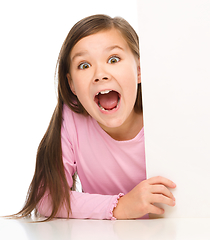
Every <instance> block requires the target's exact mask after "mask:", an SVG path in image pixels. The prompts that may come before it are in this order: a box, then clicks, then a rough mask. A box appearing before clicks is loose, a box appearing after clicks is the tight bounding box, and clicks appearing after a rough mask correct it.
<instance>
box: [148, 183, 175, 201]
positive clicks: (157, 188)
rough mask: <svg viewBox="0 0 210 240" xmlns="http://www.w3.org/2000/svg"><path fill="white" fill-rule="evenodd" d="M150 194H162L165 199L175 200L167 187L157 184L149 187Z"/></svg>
mask: <svg viewBox="0 0 210 240" xmlns="http://www.w3.org/2000/svg"><path fill="white" fill-rule="evenodd" d="M151 193H153V194H154V193H156V194H162V195H164V196H166V197H169V198H171V199H173V200H175V198H174V195H173V194H172V192H171V191H170V190H169V189H168V188H167V187H165V186H164V185H158V184H156V185H151Z"/></svg>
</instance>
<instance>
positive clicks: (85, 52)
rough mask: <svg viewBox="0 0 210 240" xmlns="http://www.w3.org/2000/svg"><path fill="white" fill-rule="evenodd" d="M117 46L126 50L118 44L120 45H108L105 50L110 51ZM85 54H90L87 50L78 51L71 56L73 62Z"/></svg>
mask: <svg viewBox="0 0 210 240" xmlns="http://www.w3.org/2000/svg"><path fill="white" fill-rule="evenodd" d="M115 48H117V49H120V50H122V51H124V49H123V48H122V47H120V46H118V45H113V46H110V47H107V48H106V49H105V51H106V52H109V51H111V50H113V49H115ZM84 55H88V52H87V51H82V52H78V53H76V54H75V55H74V56H73V57H72V58H71V61H72V62H73V61H74V59H75V58H77V57H81V56H84Z"/></svg>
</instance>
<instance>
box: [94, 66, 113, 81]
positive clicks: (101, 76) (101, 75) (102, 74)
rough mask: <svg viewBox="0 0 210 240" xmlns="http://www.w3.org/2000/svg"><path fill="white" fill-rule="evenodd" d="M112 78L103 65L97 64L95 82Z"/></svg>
mask: <svg viewBox="0 0 210 240" xmlns="http://www.w3.org/2000/svg"><path fill="white" fill-rule="evenodd" d="M109 79H110V75H109V74H108V73H107V72H106V71H105V69H104V68H103V67H102V66H97V67H96V69H95V73H94V82H99V81H106V80H109Z"/></svg>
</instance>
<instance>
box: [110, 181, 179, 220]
mask: <svg viewBox="0 0 210 240" xmlns="http://www.w3.org/2000/svg"><path fill="white" fill-rule="evenodd" d="M167 187H169V188H175V187H176V185H175V183H173V182H172V181H170V180H169V179H166V178H164V177H153V178H150V179H147V180H145V181H142V182H141V183H139V184H138V185H137V186H136V187H135V188H133V189H132V190H131V191H130V192H129V193H127V194H126V195H125V196H123V197H121V198H120V199H119V203H118V204H117V206H116V208H115V209H114V211H113V215H114V217H115V218H117V219H135V218H140V217H142V216H144V215H145V214H147V213H153V214H163V213H164V209H162V208H159V207H157V206H155V205H154V203H163V204H167V205H169V206H174V205H175V198H174V196H173V194H172V193H171V192H170V190H169V189H168V188H167Z"/></svg>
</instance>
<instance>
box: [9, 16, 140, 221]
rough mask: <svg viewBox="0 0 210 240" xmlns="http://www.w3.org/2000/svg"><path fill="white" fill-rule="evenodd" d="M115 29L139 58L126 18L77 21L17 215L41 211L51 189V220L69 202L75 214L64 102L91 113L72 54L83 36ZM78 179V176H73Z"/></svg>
mask: <svg viewBox="0 0 210 240" xmlns="http://www.w3.org/2000/svg"><path fill="white" fill-rule="evenodd" d="M111 28H115V29H117V30H119V31H120V32H121V34H122V36H123V37H124V38H125V40H126V41H127V43H128V45H129V47H130V49H131V50H132V52H133V54H134V56H136V57H137V58H139V39H138V35H137V34H136V32H135V31H134V29H133V28H132V27H131V26H130V24H129V23H128V22H127V21H125V20H124V19H123V18H120V17H115V18H111V17H109V16H106V15H93V16H90V17H87V18H84V19H82V20H81V21H79V22H78V23H76V24H75V25H74V26H73V27H72V29H71V30H70V32H69V34H68V35H67V37H66V39H65V41H64V43H63V45H62V48H61V51H60V54H59V57H58V62H57V70H58V102H57V106H56V108H55V110H54V113H53V115H52V118H51V121H50V124H49V127H48V129H47V131H46V133H45V135H44V137H43V139H42V140H41V142H40V144H39V147H38V150H37V156H36V168H35V173H34V176H33V179H32V182H31V184H30V187H29V190H28V194H27V198H26V202H25V205H24V207H23V209H22V210H21V211H20V212H18V213H17V214H15V215H13V217H17V218H21V217H26V216H30V215H31V213H32V211H33V210H35V213H37V204H38V203H39V202H40V200H41V199H42V197H43V196H44V194H45V192H46V191H48V192H49V194H50V197H51V201H52V212H51V215H50V216H49V217H48V218H47V219H46V220H50V219H52V218H53V217H55V216H56V213H57V212H58V210H59V209H60V207H61V206H63V205H65V207H66V210H67V213H68V216H70V213H71V204H70V191H71V190H75V179H74V184H73V186H72V188H71V189H70V187H69V185H68V183H67V180H66V176H65V171H64V166H63V161H62V148H61V125H62V110H63V104H66V105H68V106H69V108H71V109H72V110H73V111H74V112H76V113H80V114H83V115H87V114H88V113H87V112H86V110H85V109H84V108H83V106H82V105H81V103H80V102H79V100H78V99H77V97H76V95H74V94H73V92H72V91H71V89H70V87H69V83H68V79H67V77H66V76H67V73H69V69H70V53H71V50H72V48H73V47H74V45H75V44H76V43H77V42H78V41H79V40H80V39H82V38H84V37H86V36H89V35H91V34H94V33H97V32H99V31H102V30H103V31H104V30H109V29H111ZM134 110H135V111H136V112H141V111H142V97H141V86H140V84H139V85H138V91H137V98H136V102H135V106H134ZM73 178H75V176H73Z"/></svg>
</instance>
